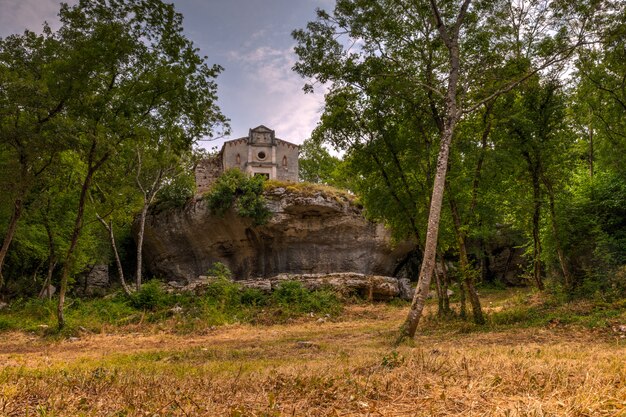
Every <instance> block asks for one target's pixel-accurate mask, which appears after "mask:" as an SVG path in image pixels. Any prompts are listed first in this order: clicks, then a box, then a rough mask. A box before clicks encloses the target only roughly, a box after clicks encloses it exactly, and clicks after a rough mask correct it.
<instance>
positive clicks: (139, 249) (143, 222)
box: [135, 201, 150, 290]
mask: <svg viewBox="0 0 626 417" xmlns="http://www.w3.org/2000/svg"><path fill="white" fill-rule="evenodd" d="M149 205H150V202H148V201H144V205H143V207H142V208H141V214H140V215H139V232H138V233H137V272H136V273H135V288H136V289H137V290H139V289H140V288H141V272H142V270H143V235H144V230H145V226H146V216H147V214H148V206H149Z"/></svg>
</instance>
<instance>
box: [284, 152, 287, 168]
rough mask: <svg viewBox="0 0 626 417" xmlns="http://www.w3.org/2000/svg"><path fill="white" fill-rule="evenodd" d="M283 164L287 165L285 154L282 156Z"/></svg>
mask: <svg viewBox="0 0 626 417" xmlns="http://www.w3.org/2000/svg"><path fill="white" fill-rule="evenodd" d="M283 166H284V167H286V166H287V155H285V156H283Z"/></svg>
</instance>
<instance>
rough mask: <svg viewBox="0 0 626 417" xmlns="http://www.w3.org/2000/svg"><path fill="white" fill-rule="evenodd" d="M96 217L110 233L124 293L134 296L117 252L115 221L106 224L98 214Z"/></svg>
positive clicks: (110, 240)
mask: <svg viewBox="0 0 626 417" xmlns="http://www.w3.org/2000/svg"><path fill="white" fill-rule="evenodd" d="M96 217H97V218H98V221H100V223H101V224H102V226H103V227H104V228H105V229H106V231H107V232H108V233H109V242H110V243H111V249H113V255H114V257H115V266H116V267H117V275H118V276H119V277H120V283H121V284H122V288H123V289H124V292H125V293H126V294H128V295H130V294H132V291H131V289H130V287H129V286H128V284H127V283H126V279H125V278H124V268H122V261H121V260H120V255H119V252H118V250H117V243H116V242H115V233H113V220H109V223H107V222H106V220H104V219H103V218H102V217H100V216H99V215H98V214H97V213H96Z"/></svg>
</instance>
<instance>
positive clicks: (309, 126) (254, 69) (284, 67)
mask: <svg viewBox="0 0 626 417" xmlns="http://www.w3.org/2000/svg"><path fill="white" fill-rule="evenodd" d="M228 58H229V60H231V61H232V62H233V64H234V65H237V66H239V70H240V71H242V73H243V74H244V75H245V78H246V79H247V81H248V83H247V84H248V85H249V86H250V87H249V88H250V89H251V90H254V91H253V93H251V94H249V95H248V99H247V102H246V103H245V106H246V107H248V108H249V111H251V112H255V113H256V117H258V119H259V120H261V121H262V123H265V124H267V125H268V127H270V128H272V129H274V130H275V131H276V135H277V136H279V137H281V138H284V139H285V140H289V141H293V142H297V143H300V142H302V141H303V140H304V139H306V138H308V137H309V136H310V135H311V132H312V130H313V129H314V128H315V126H316V124H317V122H318V120H319V116H320V112H321V110H322V106H323V101H324V96H323V91H322V92H321V91H319V90H320V89H318V91H317V92H316V93H315V94H304V92H303V91H302V86H303V85H304V82H305V81H304V80H303V79H302V78H300V76H299V75H298V74H296V73H295V72H293V71H292V69H291V68H292V67H293V65H294V64H295V62H296V56H295V53H294V52H293V47H288V48H284V49H278V48H273V47H268V46H260V47H257V48H249V49H247V50H244V51H231V52H230V53H229V54H228ZM321 90H323V89H321Z"/></svg>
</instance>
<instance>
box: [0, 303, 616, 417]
mask: <svg viewBox="0 0 626 417" xmlns="http://www.w3.org/2000/svg"><path fill="white" fill-rule="evenodd" d="M405 314H406V309H405V308H398V307H392V306H386V305H382V304H379V305H357V306H350V307H348V308H347V311H346V314H345V315H343V316H342V318H341V320H340V321H332V320H329V319H327V318H324V317H307V318H304V319H300V320H297V321H294V322H291V323H287V324H281V325H273V326H251V325H229V326H222V327H218V328H214V329H211V330H209V331H207V332H205V333H204V334H191V335H190V334H175V333H172V332H170V331H168V330H167V329H162V328H160V327H159V326H151V327H148V328H145V327H144V328H131V327H128V328H124V329H111V331H107V330H105V331H103V332H102V333H98V334H88V333H85V334H82V335H81V336H80V337H79V338H76V339H69V340H62V341H53V340H49V339H43V338H41V337H39V336H34V335H29V334H24V333H0V416H25V415H37V416H282V415H285V416H291V415H293V416H325V415H332V416H431V415H432V416H455V415H458V416H494V415H501V416H626V340H624V339H620V338H616V337H614V336H613V335H611V334H610V332H603V331H597V330H595V331H592V330H586V329H582V328H573V327H565V326H549V325H546V326H544V327H534V328H515V329H508V330H503V331H491V332H476V331H474V332H469V333H466V332H462V331H460V330H459V329H458V328H456V329H455V330H450V329H447V330H432V329H431V330H427V331H426V332H425V333H424V332H422V333H421V334H420V335H418V337H417V338H416V339H415V341H414V342H413V343H408V344H406V343H405V344H403V345H401V346H394V341H395V340H394V339H395V335H396V331H397V329H398V327H399V326H400V324H401V323H402V320H403V319H404V317H405ZM461 329H462V328H461Z"/></svg>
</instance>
